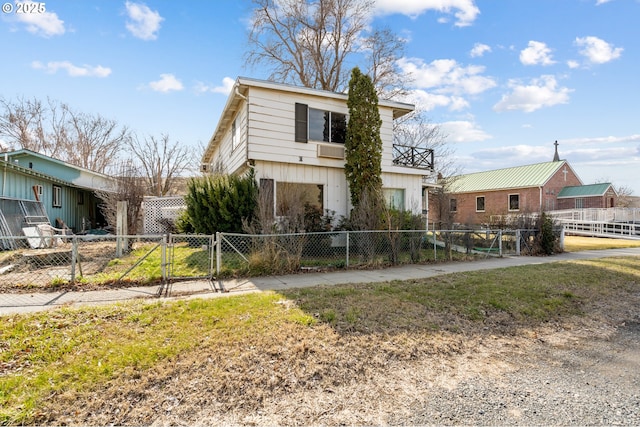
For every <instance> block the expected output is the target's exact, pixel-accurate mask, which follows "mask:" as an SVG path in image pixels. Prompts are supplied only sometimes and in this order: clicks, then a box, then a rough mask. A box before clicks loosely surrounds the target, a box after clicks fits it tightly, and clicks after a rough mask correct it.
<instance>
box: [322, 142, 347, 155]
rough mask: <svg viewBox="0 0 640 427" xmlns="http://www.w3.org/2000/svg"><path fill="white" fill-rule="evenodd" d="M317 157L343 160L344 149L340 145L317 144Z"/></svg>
mask: <svg viewBox="0 0 640 427" xmlns="http://www.w3.org/2000/svg"><path fill="white" fill-rule="evenodd" d="M318 157H329V158H331V159H344V147H343V146H342V145H323V144H318Z"/></svg>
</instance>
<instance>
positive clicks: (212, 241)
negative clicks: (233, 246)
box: [209, 234, 217, 276]
mask: <svg viewBox="0 0 640 427" xmlns="http://www.w3.org/2000/svg"><path fill="white" fill-rule="evenodd" d="M216 244H217V243H216V238H215V236H214V235H213V234H212V235H210V236H209V250H210V251H211V252H210V253H209V276H213V271H214V270H215V265H214V264H215V263H216V259H215V258H214V256H215V254H216V253H217V250H216V246H214V245H216Z"/></svg>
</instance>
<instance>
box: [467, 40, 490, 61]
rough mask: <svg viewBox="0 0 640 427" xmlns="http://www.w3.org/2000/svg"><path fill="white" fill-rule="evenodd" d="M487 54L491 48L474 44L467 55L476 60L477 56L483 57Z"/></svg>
mask: <svg viewBox="0 0 640 427" xmlns="http://www.w3.org/2000/svg"><path fill="white" fill-rule="evenodd" d="M487 52H491V46H489V45H486V44H482V43H476V44H474V45H473V49H471V52H469V55H471V57H472V58H477V57H479V56H483V55H484V54H485V53H487Z"/></svg>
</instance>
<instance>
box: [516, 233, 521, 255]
mask: <svg viewBox="0 0 640 427" xmlns="http://www.w3.org/2000/svg"><path fill="white" fill-rule="evenodd" d="M520 239H521V236H520V229H517V230H516V256H520Z"/></svg>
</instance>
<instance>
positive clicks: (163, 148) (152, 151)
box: [128, 134, 195, 197]
mask: <svg viewBox="0 0 640 427" xmlns="http://www.w3.org/2000/svg"><path fill="white" fill-rule="evenodd" d="M128 145H129V149H130V152H131V155H132V156H133V158H135V159H136V160H137V162H138V163H139V164H140V166H141V169H142V172H143V176H144V179H145V180H146V182H147V186H148V191H147V193H150V194H152V195H154V196H158V197H161V196H166V195H167V194H169V193H170V191H171V189H172V188H173V187H174V185H175V183H176V180H177V179H178V178H179V177H180V174H181V173H182V172H184V171H185V170H186V169H187V168H188V167H189V166H191V165H192V164H193V162H194V161H195V158H194V156H193V155H192V151H191V150H190V149H189V147H187V146H184V145H181V144H180V143H179V142H178V141H176V142H173V143H172V142H171V140H170V138H169V135H166V134H163V135H161V136H160V138H156V137H154V136H148V137H144V138H143V139H139V138H137V137H134V138H131V139H130V140H129V144H128Z"/></svg>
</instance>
